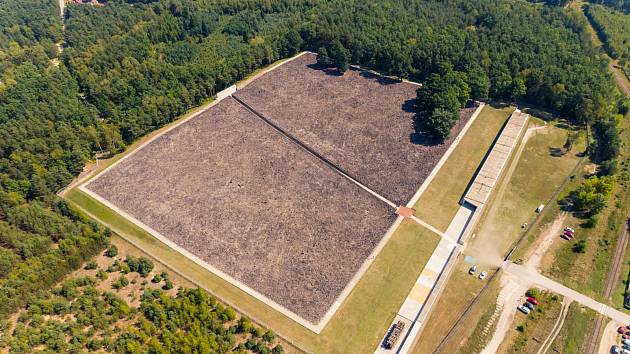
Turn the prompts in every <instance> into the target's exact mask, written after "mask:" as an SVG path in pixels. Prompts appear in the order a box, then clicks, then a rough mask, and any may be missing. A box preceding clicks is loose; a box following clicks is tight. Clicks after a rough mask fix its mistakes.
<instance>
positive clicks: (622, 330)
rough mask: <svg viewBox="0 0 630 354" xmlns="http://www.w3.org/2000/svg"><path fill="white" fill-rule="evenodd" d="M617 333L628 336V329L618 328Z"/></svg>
mask: <svg viewBox="0 0 630 354" xmlns="http://www.w3.org/2000/svg"><path fill="white" fill-rule="evenodd" d="M617 333H619V334H626V327H623V326H621V327H619V328H617Z"/></svg>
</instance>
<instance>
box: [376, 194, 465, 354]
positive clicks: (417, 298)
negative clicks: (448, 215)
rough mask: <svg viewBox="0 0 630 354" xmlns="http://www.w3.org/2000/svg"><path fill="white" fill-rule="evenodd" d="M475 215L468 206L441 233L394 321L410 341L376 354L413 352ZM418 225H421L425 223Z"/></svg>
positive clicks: (402, 340) (379, 349)
mask: <svg viewBox="0 0 630 354" xmlns="http://www.w3.org/2000/svg"><path fill="white" fill-rule="evenodd" d="M473 213H474V208H471V207H470V206H469V205H468V204H466V205H464V206H461V207H460V208H459V210H458V212H457V214H456V215H455V217H454V218H453V220H452V221H451V224H450V225H449V227H448V229H447V230H446V232H445V233H441V232H440V233H439V235H440V236H442V239H441V240H440V243H439V244H438V246H437V247H436V248H435V251H433V254H432V255H431V258H429V261H428V262H427V264H426V265H425V266H424V269H423V270H422V273H420V276H419V277H418V279H417V280H416V283H415V284H414V286H413V288H412V289H411V291H410V292H409V295H407V298H406V299H405V301H404V302H403V304H402V306H401V307H400V309H399V310H398V313H397V314H396V317H395V318H394V321H393V323H397V322H398V321H400V322H402V323H404V324H405V330H404V333H406V336H404V337H406V338H401V339H399V340H398V342H397V346H395V347H394V348H391V349H385V348H384V347H383V346H379V347H378V348H377V349H376V351H375V353H378V354H384V353H407V352H409V351H410V349H411V345H413V343H414V341H415V337H416V336H417V335H418V333H419V331H420V328H422V325H423V323H424V321H426V319H427V316H428V313H429V312H430V311H428V310H430V308H431V307H432V305H433V304H434V302H435V297H432V296H431V295H432V294H433V293H434V292H435V291H436V289H438V288H439V285H438V284H439V283H440V282H443V281H444V277H442V275H444V274H445V273H448V263H449V260H451V259H452V258H453V256H454V255H456V252H458V251H459V247H460V245H459V244H458V243H457V241H458V240H459V238H460V237H461V236H462V234H463V233H464V231H465V230H466V227H467V226H468V223H469V221H470V219H471V218H472V215H473ZM414 221H416V222H418V221H421V220H419V219H418V220H414ZM421 225H423V224H421ZM436 231H437V230H436ZM386 335H387V334H386ZM384 339H385V338H383V340H384Z"/></svg>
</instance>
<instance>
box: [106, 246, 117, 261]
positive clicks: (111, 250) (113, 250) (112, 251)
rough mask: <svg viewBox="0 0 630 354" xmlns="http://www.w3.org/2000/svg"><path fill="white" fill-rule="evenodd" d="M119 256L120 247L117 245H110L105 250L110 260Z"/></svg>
mask: <svg viewBox="0 0 630 354" xmlns="http://www.w3.org/2000/svg"><path fill="white" fill-rule="evenodd" d="M117 255H118V247H116V245H109V247H107V249H106V250H105V256H107V257H109V258H113V257H116V256H117Z"/></svg>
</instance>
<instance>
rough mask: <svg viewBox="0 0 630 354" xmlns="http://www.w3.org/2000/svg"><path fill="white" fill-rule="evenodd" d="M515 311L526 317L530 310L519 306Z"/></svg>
mask: <svg viewBox="0 0 630 354" xmlns="http://www.w3.org/2000/svg"><path fill="white" fill-rule="evenodd" d="M517 309H519V311H521V312H522V313H524V314H526V315H529V312H530V310H529V309H528V308H527V307H525V306H523V305H519V306H518V307H517Z"/></svg>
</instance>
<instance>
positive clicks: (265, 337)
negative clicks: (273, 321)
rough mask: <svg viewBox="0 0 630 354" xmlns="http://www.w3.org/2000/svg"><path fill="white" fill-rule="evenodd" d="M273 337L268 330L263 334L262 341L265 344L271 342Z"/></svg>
mask: <svg viewBox="0 0 630 354" xmlns="http://www.w3.org/2000/svg"><path fill="white" fill-rule="evenodd" d="M275 337H276V336H275V334H274V333H273V332H272V331H271V330H268V331H267V332H265V334H263V336H262V339H263V340H264V341H266V342H272V341H273V340H274V338H275Z"/></svg>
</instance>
